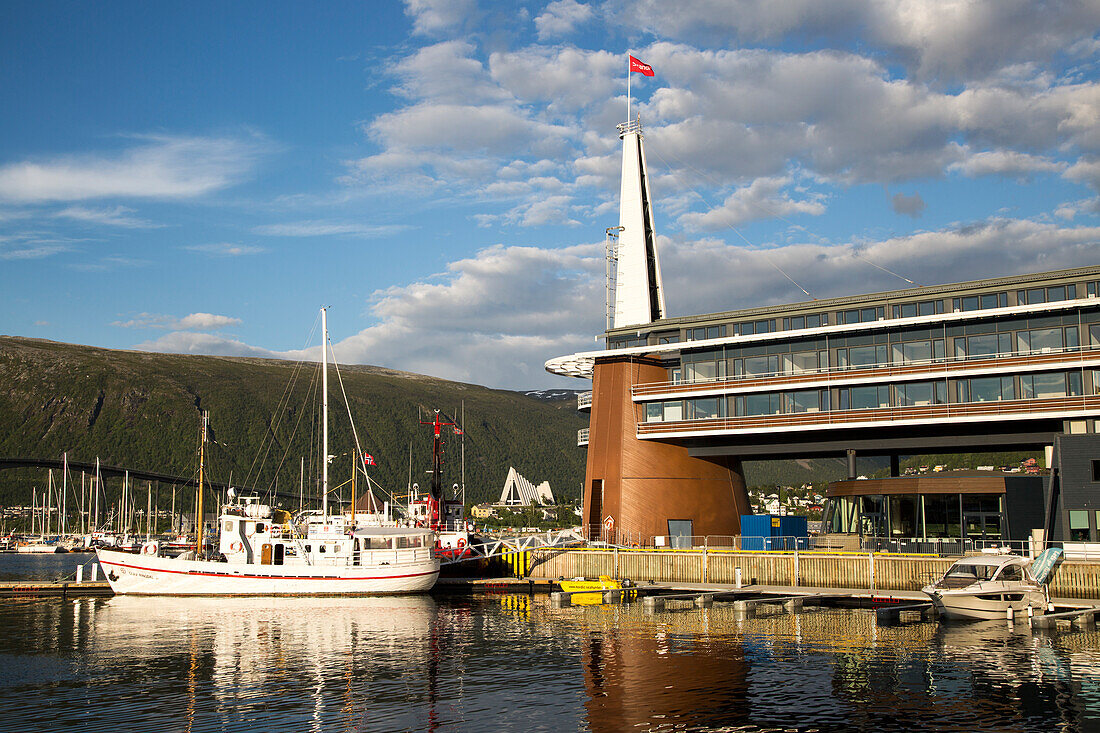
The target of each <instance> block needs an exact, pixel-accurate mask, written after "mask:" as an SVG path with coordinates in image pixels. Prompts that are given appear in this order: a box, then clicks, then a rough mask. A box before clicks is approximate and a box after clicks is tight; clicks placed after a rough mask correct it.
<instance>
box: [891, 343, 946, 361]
mask: <svg viewBox="0 0 1100 733" xmlns="http://www.w3.org/2000/svg"><path fill="white" fill-rule="evenodd" d="M892 350H893V359H894V363H895V364H912V363H916V362H930V361H933V360H935V361H943V358H944V348H943V339H927V340H925V341H906V342H904V343H900V344H894V345H893V349H892Z"/></svg>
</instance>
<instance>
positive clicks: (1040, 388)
mask: <svg viewBox="0 0 1100 733" xmlns="http://www.w3.org/2000/svg"><path fill="white" fill-rule="evenodd" d="M1080 394H1081V373H1080V372H1047V373H1039V374H1024V375H1022V376H1021V377H1020V397H1021V398H1022V399H1025V400H1029V399H1044V398H1047V397H1066V396H1077V395H1080Z"/></svg>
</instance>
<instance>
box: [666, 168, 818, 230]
mask: <svg viewBox="0 0 1100 733" xmlns="http://www.w3.org/2000/svg"><path fill="white" fill-rule="evenodd" d="M792 182H793V179H792V178H791V177H789V176H786V177H782V178H757V179H756V180H755V181H753V182H752V183H751V184H749V185H748V186H745V187H744V188H739V189H737V190H736V191H734V192H733V193H732V194H730V196H729V197H728V198H727V199H726V200H725V201H724V202H723V203H722V205H721V206H717V207H715V208H712V209H710V210H709V211H706V212H704V213H701V214H697V213H688V214H684V215H683V216H681V217H680V219H679V221H680V223H681V224H682V225H684V226H685V227H688V228H690V229H696V230H704V231H706V230H710V231H713V230H717V229H724V228H727V227H737V226H740V225H742V224H744V223H746V222H750V221H755V220H758V219H785V218H786V217H788V216H797V215H798V214H811V215H813V216H820V215H821V214H824V213H825V205H824V204H823V203H821V196H819V195H811V196H810V198H804V199H802V200H800V201H796V200H794V199H792V198H791V197H790V195H789V194H787V193H784V192H783V191H782V189H783V188H785V187H787V186H789V185H790V184H791V183H792Z"/></svg>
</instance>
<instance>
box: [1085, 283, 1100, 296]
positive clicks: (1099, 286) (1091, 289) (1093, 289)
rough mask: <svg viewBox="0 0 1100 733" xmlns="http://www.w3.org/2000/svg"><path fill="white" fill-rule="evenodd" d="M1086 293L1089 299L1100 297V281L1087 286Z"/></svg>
mask: <svg viewBox="0 0 1100 733" xmlns="http://www.w3.org/2000/svg"><path fill="white" fill-rule="evenodd" d="M1085 293H1086V294H1087V297H1089V298H1095V297H1096V296H1098V295H1100V280H1093V281H1092V282H1090V283H1089V284H1088V285H1086V286H1085Z"/></svg>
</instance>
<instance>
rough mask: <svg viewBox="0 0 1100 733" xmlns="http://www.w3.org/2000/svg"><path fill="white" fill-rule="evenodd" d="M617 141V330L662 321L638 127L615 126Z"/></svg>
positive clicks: (661, 296) (630, 124)
mask: <svg viewBox="0 0 1100 733" xmlns="http://www.w3.org/2000/svg"><path fill="white" fill-rule="evenodd" d="M619 137H620V138H622V141H623V177H622V189H621V192H620V196H619V242H618V249H617V257H616V264H617V267H616V277H615V318H614V323H613V324H612V325H613V327H615V328H621V327H623V326H635V325H642V324H646V323H652V322H653V321H656V320H658V319H661V318H663V317H664V315H665V296H664V293H663V291H662V289H661V265H660V262H659V261H658V259H657V243H656V241H655V239H656V235H655V233H654V229H653V207H652V206H651V204H650V197H649V175H648V172H647V168H646V162H645V147H644V146H643V145H642V125H641V122H640V121H639V120H632V121H629V122H626V123H623V124H621V125H619Z"/></svg>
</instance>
